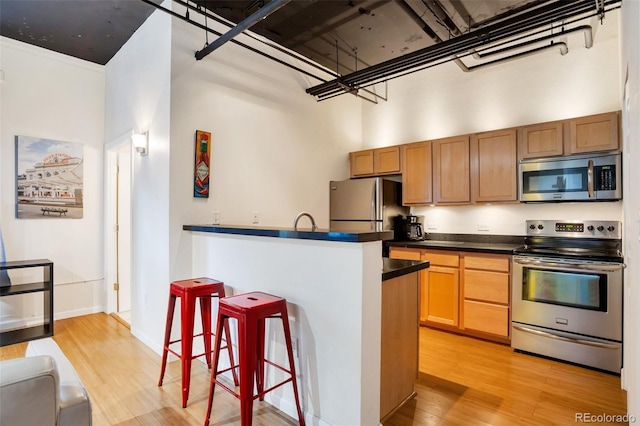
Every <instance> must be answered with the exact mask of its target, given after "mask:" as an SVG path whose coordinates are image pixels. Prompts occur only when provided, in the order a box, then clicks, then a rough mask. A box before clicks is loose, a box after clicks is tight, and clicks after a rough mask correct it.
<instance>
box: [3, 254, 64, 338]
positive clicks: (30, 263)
mask: <svg viewBox="0 0 640 426" xmlns="http://www.w3.org/2000/svg"><path fill="white" fill-rule="evenodd" d="M38 267H40V268H42V269H43V273H42V281H40V282H34V283H26V284H15V285H9V286H5V287H0V297H5V296H16V295H19V294H27V293H38V292H42V293H43V297H42V298H43V313H44V322H43V324H39V325H35V326H31V327H24V328H19V329H17V330H10V331H4V332H1V333H0V346H8V345H13V344H14V343H20V342H26V341H28V340H34V339H39V338H41V337H51V336H53V262H52V261H50V260H49V259H37V260H19V261H12V262H0V271H1V270H8V269H23V268H38Z"/></svg>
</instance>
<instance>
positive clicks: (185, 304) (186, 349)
mask: <svg viewBox="0 0 640 426" xmlns="http://www.w3.org/2000/svg"><path fill="white" fill-rule="evenodd" d="M177 297H179V298H180V339H178V340H173V341H170V338H171V325H172V324H173V311H174V309H175V306H176V298H177ZM212 297H218V298H220V299H222V298H223V297H224V283H223V282H221V281H218V280H214V279H211V278H205V277H203V278H193V279H188V280H182V281H174V282H172V283H171V287H170V290H169V307H168V309H167V323H166V325H165V332H164V345H163V350H162V367H161V370H160V380H158V386H162V379H163V378H164V371H165V369H166V367H167V354H168V353H169V352H171V353H172V354H174V355H175V356H177V357H178V358H180V360H181V365H182V408H185V407H186V406H187V399H188V398H189V384H190V382H191V361H192V360H193V359H195V358H198V357H201V356H202V355H204V356H205V359H206V361H207V367H208V368H211V352H212V350H211V335H212V333H211V298H212ZM196 299H199V300H200V316H201V318H202V333H199V334H196V335H194V334H193V333H194V331H193V326H194V318H195V312H196ZM218 329H219V331H218V333H220V332H222V330H221V329H220V327H218ZM198 336H202V338H203V340H204V353H201V354H198V355H193V338H194V337H198ZM224 338H225V341H226V342H231V337H230V334H229V326H228V325H226V326H225V327H224ZM177 342H181V352H180V353H178V352H176V351H174V350H173V349H171V348H170V347H169V346H170V345H172V344H173V343H177ZM216 348H220V345H219V344H217V346H216ZM224 348H226V349H227V352H228V353H229V363H230V365H234V360H233V351H232V349H231V344H230V343H227V346H224V347H222V348H220V349H224ZM216 352H217V351H216ZM233 380H234V381H235V383H236V385H237V384H238V376H237V374H236V372H235V371H233Z"/></svg>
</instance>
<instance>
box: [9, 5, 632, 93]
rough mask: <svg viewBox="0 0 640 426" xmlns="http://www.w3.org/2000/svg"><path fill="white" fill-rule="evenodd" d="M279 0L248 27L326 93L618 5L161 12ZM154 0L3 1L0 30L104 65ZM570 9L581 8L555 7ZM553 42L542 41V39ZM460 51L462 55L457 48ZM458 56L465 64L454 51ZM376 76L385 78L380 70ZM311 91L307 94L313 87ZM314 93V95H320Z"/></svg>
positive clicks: (228, 15) (199, 19) (199, 18)
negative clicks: (399, 65)
mask: <svg viewBox="0 0 640 426" xmlns="http://www.w3.org/2000/svg"><path fill="white" fill-rule="evenodd" d="M280 2H282V5H281V7H280V8H278V9H277V10H275V11H274V12H272V13H270V14H268V15H267V16H265V17H264V19H260V20H259V21H258V22H257V23H256V24H255V25H253V26H251V27H250V30H251V32H252V33H255V34H259V35H261V36H263V37H264V38H266V39H268V41H269V42H270V43H271V42H273V43H277V44H278V45H279V46H284V47H285V48H288V49H290V50H293V51H295V52H297V53H298V54H300V55H303V56H305V57H306V58H309V59H311V60H312V61H313V62H314V63H316V64H320V65H321V66H324V67H326V69H328V70H329V71H330V75H329V77H327V78H328V79H329V80H331V79H333V78H335V77H337V76H338V75H340V77H338V78H337V79H336V80H335V81H334V82H330V83H328V84H330V85H331V86H332V87H331V88H327V90H326V93H327V94H328V95H332V94H333V93H339V92H345V91H349V92H352V93H353V91H354V90H357V88H360V87H366V86H362V84H364V83H366V82H367V81H370V80H371V79H369V80H367V79H364V80H356V79H354V80H350V76H359V75H360V74H362V73H363V72H368V70H369V69H375V68H379V67H385V66H386V64H387V63H389V62H395V61H397V60H400V61H403V60H405V59H406V58H408V59H409V60H412V59H411V58H412V57H414V56H418V55H421V56H423V57H426V58H427V59H428V58H429V57H430V56H434V57H435V56H437V55H435V54H438V55H439V54H440V53H442V52H433V54H432V52H431V50H434V49H436V50H437V49H440V47H442V48H443V50H444V48H446V47H447V46H449V45H451V46H452V47H456V48H457V42H458V40H461V41H465V40H469V41H473V42H475V44H474V45H473V47H472V48H468V47H467V48H466V50H451V52H449V53H448V52H444V53H445V54H446V55H444V56H447V57H448V58H449V60H451V58H461V57H462V58H464V55H468V54H470V52H473V51H474V50H473V49H475V48H476V47H477V46H478V43H477V42H481V44H482V46H484V45H485V44H487V45H490V44H492V43H491V42H492V40H491V37H492V36H493V35H494V34H496V35H497V34H498V33H499V32H500V31H501V28H502V27H501V26H502V25H505V26H508V25H510V23H511V25H512V26H513V28H514V31H516V32H517V31H518V28H519V27H520V24H521V22H520V20H521V19H522V21H535V20H538V19H539V16H540V17H541V16H543V15H546V16H547V18H545V19H542V18H540V20H539V22H540V24H539V25H540V28H544V30H545V31H548V30H551V32H552V33H554V34H555V33H557V32H558V31H561V29H564V26H565V24H566V23H568V24H571V22H568V21H567V19H568V18H573V17H574V16H578V15H579V14H582V15H581V16H586V15H585V14H588V15H589V16H594V15H595V14H596V11H597V10H598V9H597V8H598V7H599V5H600V6H601V7H602V10H604V7H605V3H606V4H608V5H612V4H613V5H614V6H615V7H619V3H620V0H571V1H567V0H271V1H269V0H172V1H171V2H170V3H171V8H172V11H168V10H164V11H160V12H159V13H164V12H167V13H172V14H173V16H175V17H178V18H181V19H183V20H185V21H187V22H189V23H191V24H194V25H196V26H199V27H200V28H204V27H203V26H202V23H203V22H204V19H203V17H204V15H205V14H206V15H207V16H208V17H209V18H214V19H217V20H218V21H219V22H221V21H224V22H228V23H229V25H228V26H227V27H225V29H224V30H222V32H226V31H227V30H228V29H229V28H231V26H233V25H235V24H237V23H239V22H241V21H243V20H244V19H245V18H247V17H250V16H251V15H253V14H255V13H257V12H258V11H259V10H261V9H262V8H263V7H264V9H262V11H263V12H264V11H265V10H267V9H269V8H270V7H271V6H274V5H277V4H279V3H280ZM160 3H161V0H0V34H1V35H2V36H5V37H8V38H12V39H16V40H19V41H23V42H26V43H30V44H34V45H37V46H40V47H43V48H45V49H50V50H54V51H56V52H60V53H63V54H66V55H71V56H74V57H77V58H80V59H84V60H87V61H91V62H95V63H97V64H102V65H104V64H106V63H107V62H108V61H109V60H110V59H111V58H112V57H113V56H114V55H115V54H116V53H117V52H118V50H119V49H120V48H121V46H122V45H123V44H124V43H126V42H127V40H128V39H129V38H130V37H131V35H132V34H133V33H134V32H135V31H136V30H137V28H138V27H139V26H140V25H141V24H142V23H143V22H144V21H145V20H146V19H147V17H149V16H150V15H151V13H153V12H154V11H155V10H156V7H157V5H158V4H160ZM571 8H576V10H578V9H577V8H581V11H580V12H579V13H578V12H575V11H568V12H567V13H564V12H562V13H557V11H558V10H560V9H571ZM187 11H190V14H189V13H188V12H187ZM189 16H190V17H189ZM225 20H226V21H225ZM209 24H210V25H211V24H212V22H211V21H209ZM527 25H528V24H527V23H526V22H525V25H524V26H522V28H529V29H528V30H526V31H531V30H530V28H532V27H531V25H529V26H528V27H527ZM576 25H577V24H576ZM209 28H211V26H209ZM509 31H511V30H509ZM523 31H524V30H523ZM217 34H218V35H220V34H222V33H220V32H218V33H217ZM509 34H511V33H509ZM509 37H511V38H512V39H514V38H513V37H514V35H508V36H507V37H505V38H509ZM216 39H217V36H216V35H214V34H210V35H209V40H210V41H211V42H212V43H213V42H214V41H215V40H216ZM471 39H473V40H471ZM204 40H205V36H204V30H203V36H202V38H201V39H198V40H194V41H193V49H194V53H195V52H196V51H197V50H199V49H202V46H203V41H204ZM556 41H558V40H551V41H549V40H547V41H546V43H547V47H549V46H548V44H549V43H551V44H553V43H554V42H556ZM234 42H236V43H238V41H237V40H234ZM471 45H472V44H469V43H466V44H465V46H471ZM465 46H462V47H465ZM267 50H268V49H267ZM461 52H462V53H463V56H459V54H460V53H461ZM212 54H213V55H215V52H213V53H212ZM465 60H466V59H465ZM456 61H457V63H458V65H460V66H461V67H462V68H463V69H464V68H466V66H465V64H463V63H461V61H460V60H459V59H456ZM382 75H383V78H385V75H386V74H384V73H383V74H382ZM343 77H344V78H343ZM323 81H325V82H326V81H327V80H326V79H325V80H323ZM310 89H314V88H310ZM310 89H308V90H307V92H309V93H311V92H310V91H309V90H310ZM312 94H314V96H317V97H319V98H320V96H319V95H318V94H317V93H315V92H314V93H312Z"/></svg>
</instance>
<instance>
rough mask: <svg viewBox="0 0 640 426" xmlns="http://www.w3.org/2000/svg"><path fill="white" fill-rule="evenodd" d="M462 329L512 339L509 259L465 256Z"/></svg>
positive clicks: (489, 256)
mask: <svg viewBox="0 0 640 426" xmlns="http://www.w3.org/2000/svg"><path fill="white" fill-rule="evenodd" d="M464 260H465V261H464V268H463V282H464V285H463V298H462V299H463V315H462V327H463V328H464V329H466V330H474V331H479V332H482V333H489V334H493V335H496V336H499V337H502V338H505V339H508V338H509V335H510V333H509V331H510V329H511V327H510V318H509V301H510V288H511V282H510V279H511V275H510V271H511V268H510V265H511V258H510V256H505V255H480V254H478V255H475V254H474V255H466V256H465V258H464Z"/></svg>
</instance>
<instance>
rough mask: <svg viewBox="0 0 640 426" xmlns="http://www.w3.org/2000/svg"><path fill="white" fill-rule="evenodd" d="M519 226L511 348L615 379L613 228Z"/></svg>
mask: <svg viewBox="0 0 640 426" xmlns="http://www.w3.org/2000/svg"><path fill="white" fill-rule="evenodd" d="M526 224H527V237H526V238H525V245H524V246H523V247H521V248H519V249H517V250H516V251H515V252H514V253H515V255H514V257H513V292H512V307H513V312H512V338H511V346H512V347H513V348H514V349H516V350H519V351H523V352H530V353H534V354H539V355H543V356H547V357H551V358H556V359H560V360H563V361H568V362H572V363H577V364H581V365H585V366H589V367H593V368H596V369H600V370H605V371H609V372H613V373H616V374H619V373H620V368H621V367H622V292H623V288H622V277H623V274H622V272H623V268H624V263H623V258H622V253H621V247H622V240H621V236H622V233H621V225H620V222H613V221H552V220H529V221H527V222H526Z"/></svg>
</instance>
